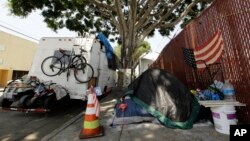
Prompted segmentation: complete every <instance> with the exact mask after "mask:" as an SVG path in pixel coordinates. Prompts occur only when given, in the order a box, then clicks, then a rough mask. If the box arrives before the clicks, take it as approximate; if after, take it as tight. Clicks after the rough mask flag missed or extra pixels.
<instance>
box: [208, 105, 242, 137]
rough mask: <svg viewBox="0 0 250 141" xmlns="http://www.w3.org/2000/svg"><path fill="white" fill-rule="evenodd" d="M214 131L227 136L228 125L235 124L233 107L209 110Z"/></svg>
mask: <svg viewBox="0 0 250 141" xmlns="http://www.w3.org/2000/svg"><path fill="white" fill-rule="evenodd" d="M211 111H212V115H213V120H214V126H215V130H216V131H218V132H220V133H223V134H228V135H229V130H230V125H236V124H237V121H238V120H237V118H236V114H235V112H236V111H235V108H234V106H221V107H213V108H211Z"/></svg>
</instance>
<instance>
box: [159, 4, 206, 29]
mask: <svg viewBox="0 0 250 141" xmlns="http://www.w3.org/2000/svg"><path fill="white" fill-rule="evenodd" d="M201 1H204V0H197V1H194V2H192V3H190V4H189V5H188V6H187V8H186V9H185V10H184V11H183V12H182V13H181V14H180V16H179V17H178V18H177V19H176V20H175V21H173V22H170V23H163V24H159V27H162V28H167V27H173V26H175V25H176V24H177V23H179V22H180V21H181V20H182V19H183V18H184V17H185V16H186V15H187V14H188V13H189V12H190V11H191V10H192V8H193V6H195V5H196V4H197V3H199V2H201Z"/></svg>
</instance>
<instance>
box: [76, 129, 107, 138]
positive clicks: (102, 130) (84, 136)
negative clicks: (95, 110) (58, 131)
mask: <svg viewBox="0 0 250 141" xmlns="http://www.w3.org/2000/svg"><path fill="white" fill-rule="evenodd" d="M88 130H89V129H82V130H81V132H80V135H79V138H80V139H87V138H94V137H101V136H103V135H104V129H103V126H99V127H98V128H96V129H91V130H90V131H88ZM94 132H95V133H96V134H95V135H93V133H94ZM84 133H85V134H84ZM88 133H89V134H88Z"/></svg>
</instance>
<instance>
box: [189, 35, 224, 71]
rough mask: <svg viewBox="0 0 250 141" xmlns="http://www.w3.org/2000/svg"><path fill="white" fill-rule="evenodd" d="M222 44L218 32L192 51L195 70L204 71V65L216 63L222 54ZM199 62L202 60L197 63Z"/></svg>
mask: <svg viewBox="0 0 250 141" xmlns="http://www.w3.org/2000/svg"><path fill="white" fill-rule="evenodd" d="M223 48H224V43H223V39H222V36H221V33H220V32H216V33H215V34H214V35H213V37H212V38H211V39H209V40H208V41H207V42H205V43H204V44H202V45H200V46H198V47H196V48H195V49H194V57H195V60H196V65H197V69H204V68H205V67H206V65H205V64H204V62H206V64H207V65H209V64H213V63H215V62H217V61H218V60H219V59H220V57H221V55H222V52H223ZM199 60H203V61H204V62H202V61H199Z"/></svg>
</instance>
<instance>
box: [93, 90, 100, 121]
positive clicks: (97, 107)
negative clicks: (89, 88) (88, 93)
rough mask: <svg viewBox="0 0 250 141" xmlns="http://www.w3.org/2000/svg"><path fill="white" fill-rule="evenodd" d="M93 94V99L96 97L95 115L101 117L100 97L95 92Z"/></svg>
mask: <svg viewBox="0 0 250 141" xmlns="http://www.w3.org/2000/svg"><path fill="white" fill-rule="evenodd" d="M93 94H94V96H93V99H94V104H95V115H96V116H97V117H99V114H100V103H99V101H98V98H97V96H96V94H95V93H93Z"/></svg>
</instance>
